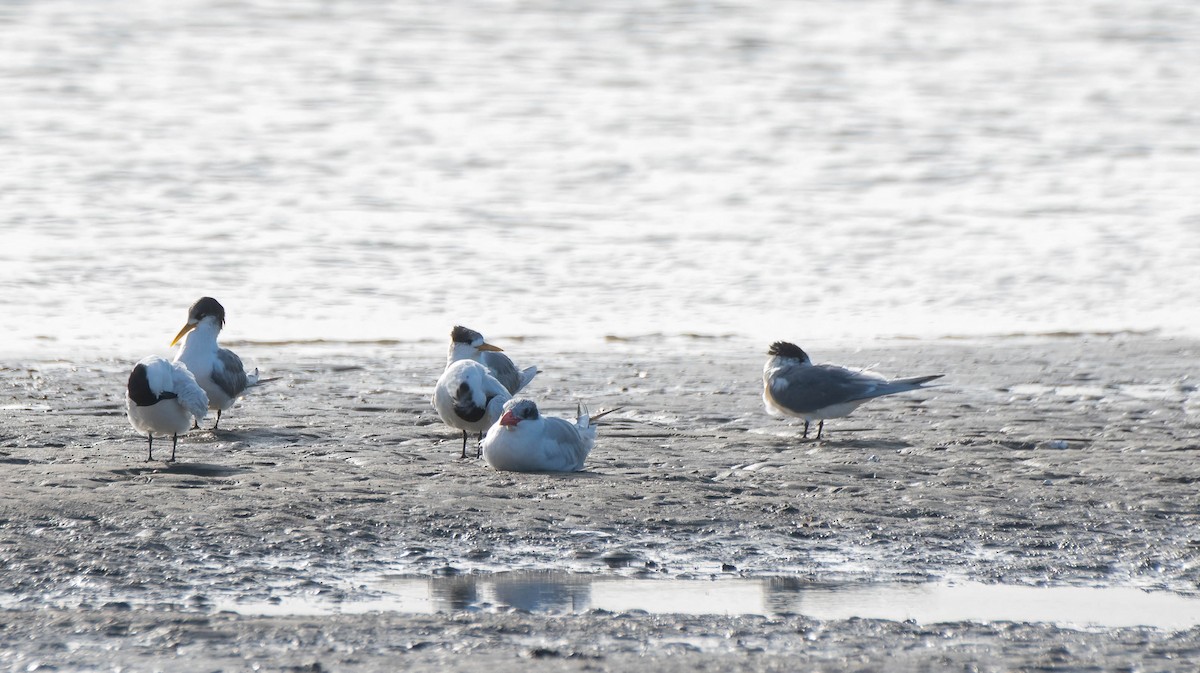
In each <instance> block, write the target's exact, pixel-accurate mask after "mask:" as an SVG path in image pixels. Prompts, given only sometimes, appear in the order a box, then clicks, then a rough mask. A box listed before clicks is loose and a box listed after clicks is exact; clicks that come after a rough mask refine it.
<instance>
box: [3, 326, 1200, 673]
mask: <svg viewBox="0 0 1200 673" xmlns="http://www.w3.org/2000/svg"><path fill="white" fill-rule="evenodd" d="M497 341H502V340H501V339H500V338H498V337H497ZM504 345H506V346H508V347H509V348H508V349H509V351H510V352H511V353H512V354H513V355H514V356H515V357H516V358H517V360H518V363H519V364H524V363H527V362H536V363H537V364H539V365H540V366H541V368H542V369H543V373H542V374H541V375H539V377H538V378H537V379H536V380H535V381H534V383H533V384H532V385H531V387H530V390H529V392H530V394H531V395H532V396H534V397H536V398H537V399H539V400H540V401H541V403H542V407H543V410H544V411H545V412H547V413H551V414H554V413H558V414H565V413H566V411H567V409H568V408H571V407H573V405H574V401H575V400H576V399H583V400H585V401H587V402H588V403H589V404H590V405H591V406H592V408H593V409H598V408H604V407H609V406H616V405H622V406H624V407H625V408H624V409H623V410H622V411H620V412H618V413H616V414H614V415H613V416H612V417H610V419H611V422H610V423H608V424H607V425H606V426H605V427H604V428H602V431H601V440H600V442H599V444H598V446H597V449H596V450H595V452H594V453H593V457H592V460H591V465H590V469H589V470H588V471H587V472H585V473H581V474H576V475H568V476H553V475H511V474H499V473H495V472H491V471H489V470H488V469H487V468H486V466H484V465H483V464H482V463H481V462H479V461H475V460H469V461H463V460H460V459H459V458H458V451H459V444H458V440H457V438H456V437H455V436H454V434H453V432H451V431H450V430H449V429H448V428H446V427H444V426H443V425H441V424H440V423H439V422H438V421H437V419H436V417H435V416H434V415H433V413H432V410H431V409H430V407H429V403H428V398H429V390H430V387H431V386H432V383H433V380H434V379H435V378H436V376H437V373H438V371H439V369H440V366H441V364H442V358H443V357H444V346H443V344H441V343H432V342H430V343H414V344H398V345H386V344H382V345H362V344H340V345H339V344H326V345H289V346H282V347H281V346H268V345H256V344H244V345H241V346H240V347H239V348H238V350H239V351H241V352H242V353H243V355H247V356H252V357H254V358H255V359H256V360H257V361H258V363H259V364H260V366H262V367H263V368H264V369H265V370H267V371H268V373H269V375H271V376H277V377H279V379H278V380H277V381H276V382H274V383H272V384H270V385H267V386H264V387H262V388H259V389H256V390H254V391H253V393H252V394H251V395H250V396H249V397H248V398H247V399H245V400H244V401H243V402H242V403H240V405H239V406H238V407H236V408H235V409H234V410H233V412H231V413H230V414H228V415H227V416H226V417H225V419H224V420H223V421H222V426H223V428H222V429H221V430H220V431H218V432H216V433H213V432H209V431H202V432H198V433H193V434H190V435H188V436H186V437H184V438H183V439H182V440H181V442H180V447H179V453H178V458H179V461H178V463H176V464H174V465H167V464H166V463H163V462H158V461H155V462H152V463H146V462H144V460H145V442H144V439H142V438H139V437H138V436H136V435H135V434H134V433H133V431H132V429H130V428H129V426H128V424H127V422H126V421H125V418H124V412H123V407H122V395H123V390H122V386H123V384H124V379H125V377H126V376H127V373H128V370H129V367H130V366H131V363H132V362H133V361H134V360H136V358H133V357H131V358H128V360H126V359H120V360H118V359H95V360H92V361H81V362H75V363H64V362H50V361H12V360H10V361H6V362H3V363H0V364H2V365H3V378H2V381H3V390H2V393H0V394H2V395H3V399H2V400H0V404H2V405H4V406H5V409H4V410H3V411H0V413H2V414H3V415H2V416H0V469H2V470H3V477H2V481H0V561H2V564H0V666H3V667H5V668H8V669H11V670H22V671H24V670H38V668H37V666H45V667H54V668H57V669H59V670H156V669H157V670H171V671H212V670H240V669H249V668H251V667H253V666H254V665H256V664H257V665H260V666H262V667H263V669H264V670H272V669H283V670H332V671H342V670H369V671H389V670H398V669H400V668H403V667H408V666H411V667H423V668H430V669H432V668H437V669H439V670H463V671H467V670H481V669H482V668H483V667H484V666H488V667H490V668H491V670H525V669H527V668H528V667H530V665H531V662H535V661H536V665H537V666H538V667H544V668H546V669H548V670H611V671H622V670H630V669H633V668H640V669H649V668H657V669H661V670H667V671H676V670H678V671H684V670H728V669H730V668H734V667H736V668H739V669H742V670H780V671H785V670H786V671H791V670H798V669H800V668H802V667H803V668H810V669H816V670H887V671H920V670H983V671H992V670H995V671H1000V670H1013V669H1053V670H1078V671H1092V670H1129V668H1130V667H1131V666H1133V667H1134V668H1136V669H1137V670H1148V671H1160V670H1163V671H1176V670H1178V671H1189V670H1194V667H1195V663H1194V662H1195V661H1197V660H1200V629H1192V630H1190V631H1182V632H1174V633H1172V632H1167V631H1162V630H1153V629H1145V628H1125V629H1110V630H1104V629H1090V630H1075V629H1068V628H1058V627H1054V626H1050V625H1044V624H1009V623H997V624H972V623H966V622H959V623H951V624H932V625H929V624H915V623H906V622H895V621H879V620H860V619H851V620H827V621H818V620H814V619H810V618H807V617H804V616H800V615H787V614H784V615H774V616H770V617H766V616H741V617H738V616H734V617H725V616H687V617H676V616H670V615H652V614H645V613H636V612H635V613H619V612H618V613H613V612H605V611H591V612H586V613H584V614H581V615H562V614H550V615H546V614H536V613H528V612H523V611H513V610H505V609H501V608H495V609H482V610H475V611H471V612H461V611H460V612H448V613H442V614H404V613H397V612H383V613H367V614H334V615H327V616H321V615H316V616H303V615H283V616H256V615H247V614H238V613H235V612H230V611H228V610H227V609H226V608H230V607H231V606H232V607H237V606H240V605H251V604H260V603H261V604H268V605H270V604H275V605H287V604H289V601H291V600H293V599H296V598H300V599H313V600H320V601H322V602H324V604H333V605H336V604H338V603H339V602H341V603H345V604H347V605H349V604H353V603H354V602H356V601H363V600H369V599H371V598H372V595H371V591H370V590H369V588H364V587H363V586H362V585H360V584H356V581H355V580H354V579H352V578H362V577H370V576H373V575H374V576H378V575H382V574H385V573H387V574H394V575H427V576H455V575H456V574H457V576H462V577H471V576H474V575H476V574H479V573H489V572H494V571H503V570H520V569H561V570H569V571H578V572H586V573H595V574H601V575H604V574H620V575H628V576H636V575H638V574H645V575H652V576H654V577H663V578H672V577H691V578H708V577H711V576H714V575H716V576H721V577H726V578H731V577H739V576H742V577H746V576H750V577H754V576H784V577H794V578H799V579H802V580H814V581H845V582H869V581H878V580H890V581H904V582H922V581H935V580H942V579H953V580H963V581H979V582H985V583H1004V584H1018V585H1039V584H1052V585H1070V586H1096V585H1120V586H1136V587H1142V588H1146V589H1154V590H1157V591H1169V592H1176V593H1180V594H1188V595H1194V594H1196V593H1198V590H1200V495H1198V492H1200V487H1198V486H1197V483H1196V482H1197V481H1198V480H1200V466H1198V465H1197V462H1196V461H1197V456H1198V455H1200V453H1198V452H1200V393H1198V392H1197V390H1196V381H1195V379H1194V378H1189V375H1190V376H1193V377H1194V375H1195V372H1196V364H1197V362H1198V361H1200V358H1198V356H1200V343H1196V342H1193V341H1184V340H1169V339H1162V338H1156V337H1150V336H1124V337H1111V338H1109V337H1095V338H1080V337H1073V338H1058V339H1007V340H993V341H970V342H961V343H960V342H952V341H951V342H946V341H942V342H893V343H891V344H885V345H884V346H881V347H877V348H871V349H864V350H860V351H847V350H837V349H822V348H818V347H810V350H811V351H812V352H813V354H814V356H815V358H816V359H817V360H832V361H839V362H844V363H847V364H861V365H872V364H875V365H876V368H877V369H878V370H879V371H881V372H884V373H891V374H922V373H934V372H939V371H944V372H946V373H947V377H946V384H947V385H945V386H944V387H941V388H938V389H936V390H933V391H929V392H924V393H917V394H910V395H903V396H896V397H893V398H890V399H885V400H879V401H876V402H873V403H871V404H868V405H866V406H864V407H862V408H861V409H860V410H859V411H858V412H857V414H856V415H855V416H853V417H851V418H849V419H843V420H841V421H833V422H831V423H829V424H827V426H826V431H827V436H826V438H825V441H823V442H821V443H814V442H807V443H804V442H800V441H799V440H798V438H799V428H798V427H797V426H795V425H793V424H790V423H789V422H787V421H783V420H780V419H777V418H773V417H769V416H767V415H766V414H765V413H764V412H763V411H762V405H761V401H760V399H759V391H760V385H761V384H760V382H759V375H760V371H761V366H762V363H763V361H764V359H765V358H764V356H763V355H762V351H763V350H765V348H764V347H763V346H765V344H764V345H747V344H742V343H735V342H731V341H722V340H706V339H691V340H689V339H677V340H670V341H668V342H667V343H660V342H657V341H654V340H646V341H629V342H614V343H611V344H605V345H600V346H598V347H597V348H595V349H592V350H590V351H587V352H582V353H579V352H561V351H556V352H545V351H544V350H543V345H542V344H539V343H538V342H536V341H525V342H523V343H522V342H511V341H510V342H509V343H506V344H504ZM535 353H537V354H539V356H538V357H534V356H533V354H535ZM206 425H211V419H210V420H209V421H207V422H206ZM169 450H170V449H169V443H168V442H161V443H159V444H158V446H157V447H156V456H161V457H165V456H166V455H168V454H169Z"/></svg>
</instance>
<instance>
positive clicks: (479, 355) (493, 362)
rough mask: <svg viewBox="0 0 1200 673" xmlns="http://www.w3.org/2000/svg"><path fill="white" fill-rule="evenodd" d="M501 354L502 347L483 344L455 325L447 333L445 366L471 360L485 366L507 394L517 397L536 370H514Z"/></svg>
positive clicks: (479, 337)
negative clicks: (448, 348)
mask: <svg viewBox="0 0 1200 673" xmlns="http://www.w3.org/2000/svg"><path fill="white" fill-rule="evenodd" d="M502 351H503V349H502V348H499V347H497V346H493V345H492V344H490V343H488V342H486V341H484V339H483V335H482V334H480V333H479V332H476V331H475V330H473V329H470V328H467V327H463V326H462V325H455V326H454V329H452V330H450V352H449V354H448V355H447V358H446V363H447V364H449V363H451V362H457V361H459V360H474V361H475V362H478V363H480V364H482V365H483V366H485V367H487V368H488V370H489V371H490V372H491V373H492V376H493V377H495V379H496V380H497V381H499V382H500V383H501V385H503V386H504V387H505V388H506V389H507V390H508V393H509V394H510V395H516V394H517V393H518V392H519V391H520V390H521V389H522V388H524V387H525V386H527V385H529V382H530V381H532V380H533V377H535V376H537V373H538V368H537V367H526V368H525V369H522V370H520V371H517V366H516V365H515V364H513V361H512V360H511V359H509V357H508V356H507V355H505V354H504V353H503V352H502Z"/></svg>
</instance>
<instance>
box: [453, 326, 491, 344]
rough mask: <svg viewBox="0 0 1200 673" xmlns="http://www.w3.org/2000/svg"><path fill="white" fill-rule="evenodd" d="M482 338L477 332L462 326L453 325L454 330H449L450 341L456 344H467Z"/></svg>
mask: <svg viewBox="0 0 1200 673" xmlns="http://www.w3.org/2000/svg"><path fill="white" fill-rule="evenodd" d="M482 338H483V335H482V334H480V333H479V332H476V331H475V330H473V329H470V328H469V327H463V326H462V325H455V326H454V329H452V330H450V340H451V341H453V342H454V343H456V344H469V343H473V342H474V341H475V340H476V339H482Z"/></svg>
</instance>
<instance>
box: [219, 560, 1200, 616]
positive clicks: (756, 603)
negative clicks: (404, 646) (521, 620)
mask: <svg viewBox="0 0 1200 673" xmlns="http://www.w3.org/2000/svg"><path fill="white" fill-rule="evenodd" d="M362 588H363V589H365V590H366V591H368V592H370V593H371V594H372V596H373V597H372V598H370V599H367V600H362V601H339V602H334V601H329V600H325V599H321V598H318V597H294V596H293V597H287V598H279V599H273V600H272V601H270V602H244V601H225V602H220V601H218V602H216V604H215V607H216V608H217V609H219V610H230V611H233V612H237V613H241V614H252V615H325V614H338V613H342V614H360V613H366V612H402V613H415V614H434V613H445V612H458V611H464V610H496V609H500V610H503V609H510V608H515V609H520V610H525V611H528V612H534V613H556V614H572V613H581V612H586V611H589V610H607V611H610V612H630V611H635V610H636V611H645V612H649V613H654V614H686V615H768V616H778V615H790V614H795V615H804V616H806V617H810V618H813V619H819V620H841V619H850V618H855V617H857V618H861V619H882V620H891V621H905V620H912V621H915V622H917V623H922V624H934V623H943V622H964V621H971V622H998V621H1011V622H1045V623H1053V624H1057V625H1059V626H1067V627H1076V628H1089V627H1091V628H1096V627H1099V628H1119V627H1130V626H1149V627H1154V628H1159V629H1165V630H1179V629H1187V628H1191V627H1194V626H1198V625H1200V599H1198V598H1189V597H1186V596H1180V595H1178V594H1173V593H1167V592H1147V591H1142V590H1141V589H1136V588H1132V587H1026V586H1009V585H995V584H979V583H972V582H955V583H926V584H900V583H890V584H889V583H877V584H859V583H848V584H831V583H814V582H806V581H801V580H796V579H790V578H760V579H735V578H719V579H711V580H710V579H657V578H656V579H634V578H628V577H619V576H604V575H581V574H571V573H561V572H514V573H496V574H490V575H463V576H457V577H433V578H431V577H411V576H388V575H385V576H374V577H373V578H371V579H369V580H368V581H366V582H365V583H364V586H363V587H362Z"/></svg>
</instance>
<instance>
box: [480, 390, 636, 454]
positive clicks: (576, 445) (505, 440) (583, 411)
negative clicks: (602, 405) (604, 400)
mask: <svg viewBox="0 0 1200 673" xmlns="http://www.w3.org/2000/svg"><path fill="white" fill-rule="evenodd" d="M613 411H616V409H609V410H608V411H603V412H600V413H599V414H596V415H595V416H592V415H590V414H589V413H588V410H587V407H584V406H582V405H579V406H577V407H576V415H575V416H576V417H575V421H574V422H571V421H568V420H566V419H562V418H551V417H546V416H542V414H541V413H540V412H539V411H538V407H537V404H536V403H535V402H534V401H533V400H529V399H524V398H514V399H512V400H509V402H508V403H507V404H505V405H504V415H503V416H501V417H500V420H499V421H498V422H497V423H496V424H495V425H493V426H492V427H491V429H489V430H488V433H487V436H486V437H484V438H483V460H484V462H486V463H487V464H488V465H490V466H491V467H492V468H493V469H496V470H502V471H507V472H577V471H579V470H582V469H583V465H584V462H585V461H586V460H587V457H588V454H590V453H591V451H592V447H593V446H595V444H596V421H597V420H598V419H599V418H601V417H602V416H605V415H607V414H610V413H612V412H613Z"/></svg>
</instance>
